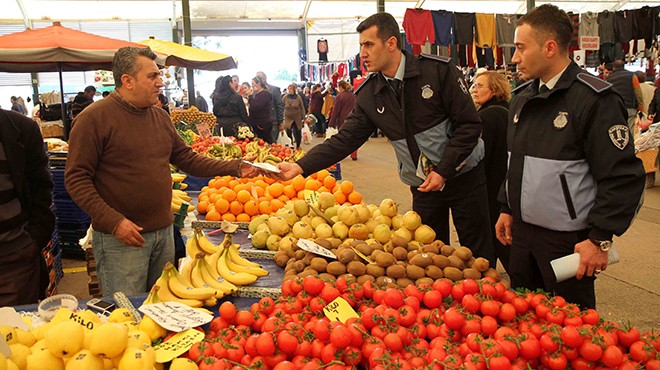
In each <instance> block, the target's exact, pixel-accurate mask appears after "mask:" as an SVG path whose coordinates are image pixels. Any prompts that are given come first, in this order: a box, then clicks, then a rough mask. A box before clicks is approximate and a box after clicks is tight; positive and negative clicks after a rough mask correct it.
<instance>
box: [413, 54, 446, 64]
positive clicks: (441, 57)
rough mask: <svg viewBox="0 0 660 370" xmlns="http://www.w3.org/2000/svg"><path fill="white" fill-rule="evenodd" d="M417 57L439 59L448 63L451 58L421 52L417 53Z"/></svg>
mask: <svg viewBox="0 0 660 370" xmlns="http://www.w3.org/2000/svg"><path fill="white" fill-rule="evenodd" d="M419 57H420V58H422V59H433V60H438V61H441V62H443V63H449V61H450V60H451V58H449V57H443V56H441V55H433V54H423V53H422V54H419Z"/></svg>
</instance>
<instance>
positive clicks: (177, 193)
mask: <svg viewBox="0 0 660 370" xmlns="http://www.w3.org/2000/svg"><path fill="white" fill-rule="evenodd" d="M172 197H175V198H179V199H181V200H183V201H185V202H190V201H191V200H192V198H191V197H190V196H189V195H188V193H186V192H185V191H182V190H177V189H172Z"/></svg>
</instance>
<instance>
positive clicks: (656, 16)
mask: <svg viewBox="0 0 660 370" xmlns="http://www.w3.org/2000/svg"><path fill="white" fill-rule="evenodd" d="M651 11H652V13H653V36H655V35H660V6H654V7H653V8H651Z"/></svg>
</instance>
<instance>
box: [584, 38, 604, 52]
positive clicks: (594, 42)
mask: <svg viewBox="0 0 660 370" xmlns="http://www.w3.org/2000/svg"><path fill="white" fill-rule="evenodd" d="M580 49H582V50H598V49H600V37H598V36H580Z"/></svg>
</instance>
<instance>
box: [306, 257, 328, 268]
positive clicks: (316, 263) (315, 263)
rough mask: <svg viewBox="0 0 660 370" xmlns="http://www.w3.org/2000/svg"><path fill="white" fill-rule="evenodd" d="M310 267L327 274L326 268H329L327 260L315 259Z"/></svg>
mask: <svg viewBox="0 0 660 370" xmlns="http://www.w3.org/2000/svg"><path fill="white" fill-rule="evenodd" d="M309 265H310V266H311V267H312V268H313V269H314V270H316V271H318V272H325V269H326V267H328V261H326V260H325V258H321V257H314V258H312V260H311V262H310V263H309Z"/></svg>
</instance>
